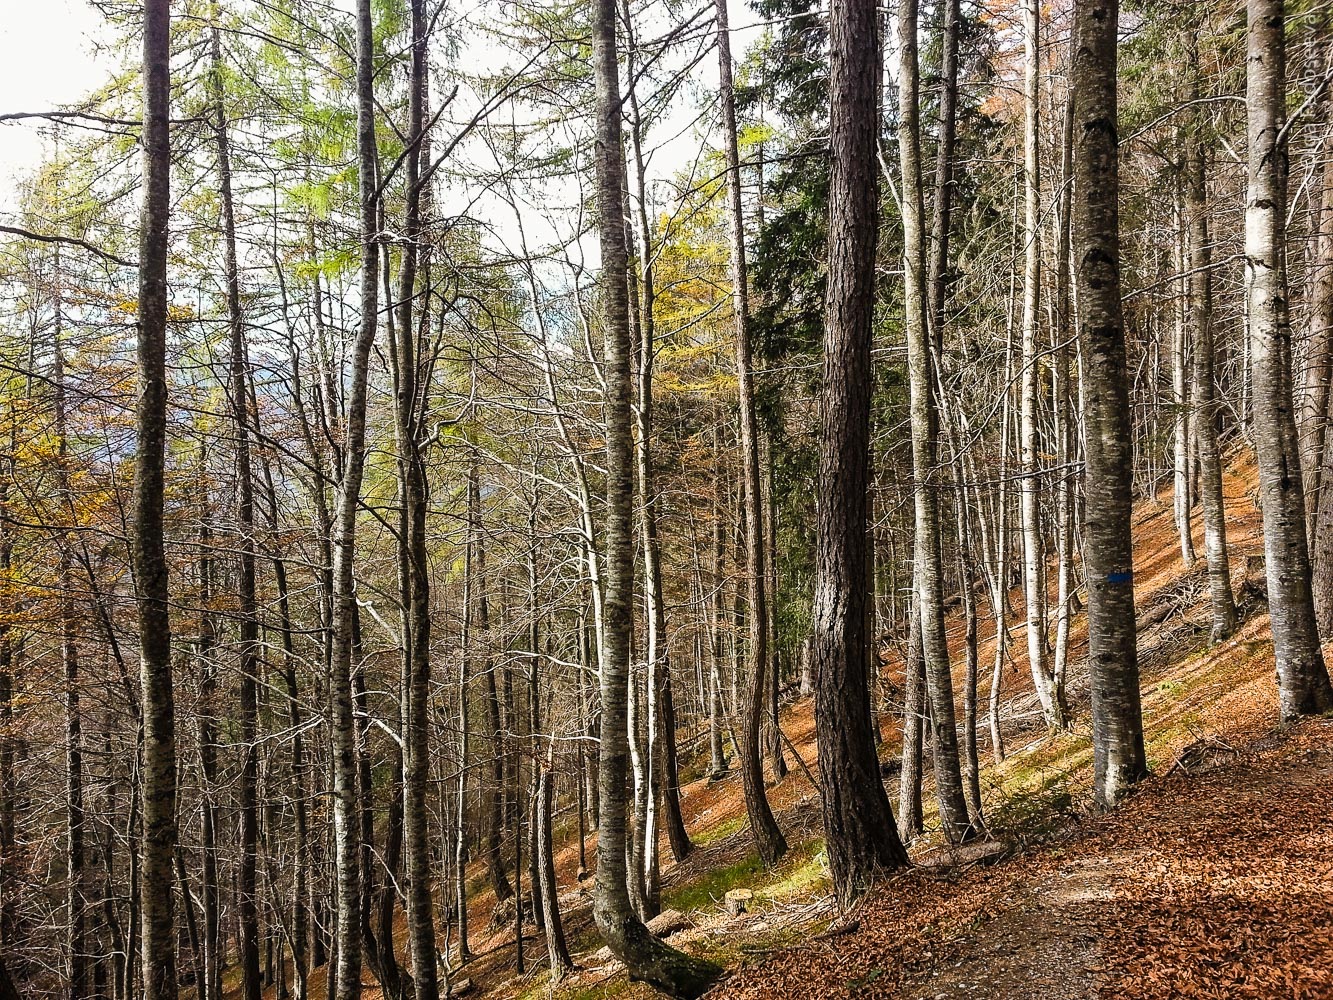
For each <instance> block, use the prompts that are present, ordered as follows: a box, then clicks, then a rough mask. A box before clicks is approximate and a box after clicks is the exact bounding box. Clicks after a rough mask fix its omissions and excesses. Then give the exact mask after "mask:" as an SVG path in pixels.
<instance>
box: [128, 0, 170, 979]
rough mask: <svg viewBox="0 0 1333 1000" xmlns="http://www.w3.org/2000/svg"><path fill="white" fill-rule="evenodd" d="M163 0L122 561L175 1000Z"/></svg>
mask: <svg viewBox="0 0 1333 1000" xmlns="http://www.w3.org/2000/svg"><path fill="white" fill-rule="evenodd" d="M170 77H171V4H170V2H169V0H144V40H143V95H144V109H143V122H144V125H143V139H142V142H143V177H144V180H143V211H142V215H141V216H140V232H139V336H138V362H139V403H138V408H137V411H136V415H135V453H134V521H133V524H132V541H131V561H132V563H133V568H134V584H135V599H136V601H137V604H138V611H139V657H140V685H141V694H140V704H141V706H142V712H143V720H144V727H143V734H144V735H143V751H142V760H143V764H142V773H143V779H142V794H143V839H142V848H141V849H142V852H143V858H142V862H141V870H140V877H139V897H140V898H139V916H140V920H141V921H142V927H143V931H142V934H141V936H140V947H141V948H142V949H143V950H142V960H143V996H144V1000H175V997H176V995H177V986H176V940H175V937H176V927H175V914H174V910H175V907H174V906H173V898H174V892H173V876H172V869H173V866H174V863H175V854H176V713H175V705H174V698H173V694H172V679H171V618H170V613H169V611H168V608H169V604H168V602H169V594H168V591H167V559H166V551H165V547H164V544H163V533H162V507H163V492H164V475H163V472H164V465H165V462H166V442H167V371H166V353H167V239H168V233H167V227H168V224H169V222H170V213H171V199H170V185H171V140H170V134H169V125H168V123H169V121H170V118H171V79H170Z"/></svg>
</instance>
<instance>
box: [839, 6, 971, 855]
mask: <svg viewBox="0 0 1333 1000" xmlns="http://www.w3.org/2000/svg"><path fill="white" fill-rule="evenodd" d="M918 7H919V2H918V0H903V2H902V3H901V5H900V6H899V13H898V30H899V39H900V46H899V50H900V59H899V63H900V77H901V79H900V80H899V86H898V97H899V118H900V123H899V133H898V146H899V151H900V154H901V159H902V175H903V182H902V187H903V191H902V203H903V213H902V214H903V264H904V270H905V273H906V289H905V293H904V302H905V317H904V325H905V327H906V331H907V368H908V381H909V382H910V396H911V404H910V407H911V423H912V478H913V497H914V507H915V529H916V530H915V536H914V551H913V559H912V566H913V578H914V581H915V585H916V588H917V598H918V601H919V606H920V615H921V643H922V648H923V650H924V654H925V657H924V658H925V671H926V688H927V691H928V695H929V699H930V708H931V717H932V719H933V722H934V726H935V729H934V733H935V739H934V740H933V743H932V745H933V749H934V762H935V789H936V795H937V797H938V799H939V805H940V821H941V823H942V824H943V827H944V832H945V835H946V836H947V837H948V838H949V840H950V841H953V842H955V843H956V842H958V841H961V840H964V839H966V838H968V837H969V836H971V834H972V829H971V826H970V824H969V822H968V819H967V804H966V802H965V801H964V798H963V779H962V774H961V771H960V769H959V762H958V731H957V726H956V724H955V721H954V719H955V715H954V699H953V677H952V674H951V673H950V669H949V647H948V643H947V641H946V638H945V632H944V596H943V590H942V588H943V580H942V577H943V572H942V569H941V562H942V560H941V554H940V519H939V500H938V496H937V481H938V469H937V467H936V466H937V462H936V457H937V438H938V425H939V418H938V411H937V405H936V398H935V391H936V380H935V374H934V371H935V364H934V360H933V358H932V352H931V345H930V333H929V330H928V328H927V323H928V321H927V315H926V311H927V305H928V303H927V298H926V281H925V241H924V235H923V232H922V218H923V215H924V209H923V205H922V194H921V192H922V184H921V127H920V108H919V101H920V89H921V88H920V70H919V67H918V62H917V14H918ZM826 353H827V352H826ZM826 376H827V373H826ZM864 579H865V576H864V573H863V574H862V576H861V580H864ZM817 599H818V598H817ZM825 784H828V782H825Z"/></svg>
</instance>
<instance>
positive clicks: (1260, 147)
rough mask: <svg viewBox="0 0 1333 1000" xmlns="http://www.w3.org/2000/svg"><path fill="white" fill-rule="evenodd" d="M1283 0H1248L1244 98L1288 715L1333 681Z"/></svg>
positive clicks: (1260, 429) (1257, 347)
mask: <svg viewBox="0 0 1333 1000" xmlns="http://www.w3.org/2000/svg"><path fill="white" fill-rule="evenodd" d="M1283 7H1284V4H1283V0H1248V3H1247V5H1246V9H1247V13H1248V20H1249V42H1248V47H1247V51H1246V87H1245V103H1246V108H1247V110H1248V119H1249V128H1248V136H1249V185H1248V189H1247V192H1246V198H1245V261H1246V278H1247V284H1248V295H1249V297H1248V303H1247V310H1246V317H1247V320H1248V327H1249V329H1248V338H1249V344H1250V364H1251V370H1252V376H1251V377H1252V380H1253V385H1254V422H1253V432H1254V444H1255V451H1256V453H1257V454H1258V456H1259V500H1260V503H1261V504H1262V506H1263V514H1264V557H1265V560H1266V562H1267V569H1268V610H1269V616H1270V618H1271V620H1272V631H1273V653H1274V656H1275V658H1276V660H1277V678H1278V699H1279V705H1280V708H1279V710H1280V713H1281V717H1282V722H1283V723H1284V724H1286V723H1292V722H1295V721H1296V720H1297V719H1299V718H1300V717H1301V716H1303V715H1314V714H1318V713H1320V712H1326V711H1328V710H1329V709H1330V708H1333V687H1330V685H1329V677H1328V669H1327V668H1326V667H1325V665H1324V654H1323V651H1322V649H1321V648H1320V645H1319V633H1318V630H1317V629H1316V627H1315V616H1314V594H1313V591H1312V588H1311V576H1310V555H1309V551H1308V549H1307V547H1306V535H1305V492H1304V486H1303V480H1302V478H1301V462H1300V441H1299V438H1298V436H1297V432H1296V419H1295V414H1294V409H1295V408H1294V405H1293V398H1292V396H1293V393H1292V360H1291V316H1290V314H1289V313H1288V308H1287V293H1288V288H1287V259H1286V242H1287V143H1286V131H1287V130H1286V103H1285V102H1286V64H1285V52H1284V36H1285V29H1284V24H1283V17H1284V10H1283Z"/></svg>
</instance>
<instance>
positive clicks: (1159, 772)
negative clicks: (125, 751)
mask: <svg viewBox="0 0 1333 1000" xmlns="http://www.w3.org/2000/svg"><path fill="white" fill-rule="evenodd" d="M1254 486H1255V473H1254V469H1253V466H1252V465H1250V464H1248V463H1247V464H1240V465H1238V466H1236V467H1233V468H1232V469H1231V470H1230V471H1229V473H1228V475H1227V478H1226V493H1227V501H1228V510H1229V511H1230V514H1231V517H1230V521H1229V531H1230V540H1231V554H1232V558H1233V572H1234V574H1235V579H1236V581H1237V585H1239V582H1240V580H1241V579H1242V577H1243V575H1244V572H1245V566H1246V562H1247V559H1248V558H1249V557H1251V556H1256V555H1259V554H1261V553H1262V538H1261V534H1260V518H1259V515H1258V512H1257V511H1256V510H1255V507H1254V502H1253V496H1254ZM1198 529H1199V532H1200V535H1201V531H1202V528H1201V525H1200V526H1198ZM1198 542H1199V545H1200V550H1201V547H1202V538H1201V537H1200V538H1199V539H1198ZM1135 559H1136V598H1137V601H1138V607H1139V611H1140V616H1141V620H1143V621H1152V623H1153V624H1152V625H1151V626H1150V627H1147V628H1144V629H1142V630H1141V634H1140V651H1141V667H1142V682H1143V692H1144V716H1145V727H1146V738H1147V746H1148V757H1149V764H1150V767H1151V769H1152V771H1153V777H1152V778H1150V779H1149V780H1148V781H1147V782H1146V783H1145V784H1144V785H1143V787H1142V788H1141V790H1139V791H1138V792H1136V793H1135V794H1134V795H1133V796H1132V797H1131V798H1130V799H1129V800H1128V801H1127V802H1126V803H1125V804H1124V805H1123V806H1122V807H1121V808H1120V809H1118V810H1117V811H1116V812H1115V813H1113V814H1110V815H1106V816H1093V815H1090V814H1089V813H1088V812H1087V801H1088V791H1089V788H1090V785H1091V770H1092V767H1091V759H1092V750H1091V741H1090V731H1089V727H1090V722H1089V718H1088V713H1087V681H1086V673H1085V672H1083V671H1082V669H1081V668H1082V664H1081V660H1082V657H1083V656H1084V655H1085V647H1086V635H1085V632H1084V630H1083V620H1082V617H1081V616H1080V617H1079V618H1077V619H1076V621H1075V624H1074V628H1073V632H1072V636H1073V638H1072V643H1071V664H1072V665H1073V666H1072V667H1071V669H1072V670H1073V674H1072V676H1071V678H1070V687H1071V692H1070V693H1071V701H1072V702H1073V705H1074V708H1075V711H1076V714H1077V718H1076V724H1075V727H1074V731H1073V732H1071V733H1069V734H1063V735H1059V736H1050V735H1048V734H1047V733H1046V732H1045V731H1044V730H1043V729H1042V727H1041V723H1040V717H1039V713H1038V712H1037V711H1036V703H1035V696H1034V694H1033V692H1032V681H1031V676H1030V674H1029V671H1028V665H1027V663H1026V661H1025V659H1024V653H1023V643H1022V641H1021V635H1020V634H1019V632H1018V631H1017V629H1018V628H1019V627H1020V625H1021V623H1019V622H1013V623H1011V627H1013V628H1015V637H1016V638H1018V639H1019V641H1018V642H1015V643H1014V644H1013V646H1012V647H1011V652H1012V654H1013V657H1014V659H1013V662H1012V663H1011V664H1010V665H1009V666H1008V667H1006V669H1005V672H1004V677H1003V694H1002V708H1001V713H1000V715H1001V720H1002V728H1003V734H1004V741H1005V743H1006V744H1007V747H1008V755H1007V757H1006V759H1005V760H1004V762H1003V763H1001V764H996V763H995V762H994V761H993V760H991V759H990V748H989V746H988V744H987V743H986V742H985V741H984V737H983V750H982V754H983V761H982V763H983V765H984V767H983V773H982V787H983V794H984V800H985V806H986V810H987V815H988V821H989V824H990V826H991V830H992V833H993V834H994V835H995V837H996V838H997V840H998V841H999V843H1000V845H1001V847H1000V848H998V849H997V848H994V847H987V848H986V849H984V850H978V849H976V848H970V849H963V850H961V851H953V850H951V849H949V848H947V847H946V846H945V845H943V844H942V843H941V841H940V839H939V838H938V836H937V835H933V834H932V833H931V832H930V828H931V826H932V824H933V822H934V817H933V814H932V812H931V806H930V802H931V799H932V797H933V789H931V788H930V787H929V784H928V786H927V789H926V794H925V797H926V801H927V804H928V805H927V809H928V812H927V817H926V822H927V828H928V833H927V835H926V836H924V837H922V838H920V839H919V840H918V841H917V842H916V843H914V844H913V845H912V848H911V850H912V855H913V858H914V860H915V861H916V862H917V867H916V868H914V869H913V870H912V871H910V872H908V873H905V874H903V875H900V876H898V877H896V878H894V879H891V880H889V881H887V882H886V883H884V884H883V885H882V886H880V887H879V888H878V889H877V890H876V891H875V892H874V893H872V894H871V896H870V897H869V898H868V899H866V900H865V901H863V903H862V904H861V905H860V906H859V907H858V909H857V910H856V911H855V912H854V913H851V914H845V915H840V914H838V913H837V912H836V908H835V906H834V903H833V901H832V899H831V897H830V895H829V885H828V882H827V877H826V871H825V867H824V863H823V856H822V846H823V844H822V832H821V829H820V820H819V809H818V798H817V794H818V793H817V790H816V789H815V788H814V786H813V785H812V783H811V781H810V779H809V778H808V777H807V776H806V775H805V773H804V770H803V768H802V767H800V766H796V765H795V762H794V761H792V760H791V754H790V753H788V762H789V764H791V765H792V766H791V767H790V770H789V773H788V774H787V775H786V776H785V777H784V778H783V779H782V780H781V781H778V782H775V783H774V784H772V785H771V786H770V789H769V795H770V800H771V802H772V804H773V808H774V812H775V814H776V815H777V817H778V821H779V823H780V824H781V825H782V827H783V829H784V831H785V832H786V834H787V839H788V841H789V843H790V844H791V845H792V849H791V851H790V853H789V855H788V857H787V858H786V859H784V861H783V863H782V864H781V865H780V866H779V867H778V868H777V869H776V870H775V871H767V872H766V871H764V870H763V869H762V866H761V865H760V863H759V860H758V857H757V855H756V854H755V852H754V849H753V843H752V841H751V838H750V835H749V832H748V829H747V828H746V824H745V815H744V803H743V799H742V796H741V789H740V785H739V779H738V778H736V777H735V775H734V774H733V775H732V776H729V777H728V778H726V779H724V780H722V781H718V782H709V781H707V780H706V779H702V778H701V779H698V780H694V781H691V782H689V783H688V784H687V785H686V786H685V787H684V789H683V792H682V804H683V808H684V811H685V817H686V823H687V826H688V827H689V829H690V832H691V835H692V836H693V838H694V841H695V843H696V845H697V850H696V851H695V852H694V854H693V855H692V856H691V857H690V858H689V859H687V861H686V862H685V863H684V864H681V865H676V864H674V863H671V862H670V854H669V851H668V850H667V848H666V845H665V843H664V844H663V847H662V850H663V860H664V869H663V882H664V892H663V896H664V900H663V902H664V906H666V907H669V908H671V909H673V910H675V911H679V915H680V919H679V920H677V921H676V922H677V923H679V924H683V925H684V929H682V930H678V931H676V932H675V933H673V934H672V936H671V941H672V943H673V944H676V945H677V946H678V947H684V948H686V949H688V950H691V951H696V952H699V953H702V954H707V955H710V956H712V957H713V958H716V959H718V960H720V961H722V962H723V963H724V964H725V965H726V966H727V967H728V969H729V974H728V977H727V978H726V979H725V980H723V981H722V982H720V983H719V984H718V986H717V987H716V988H715V990H714V991H713V992H712V993H711V994H710V996H714V997H719V998H720V997H736V998H784V997H794V996H799V997H802V998H809V1000H814V998H820V997H830V998H832V997H904V998H910V1000H928V998H938V1000H944V998H962V997H979V998H980V997H985V998H995V1000H1028V998H1033V1000H1035V998H1060V1000H1076V998H1084V997H1087V998H1091V997H1097V996H1116V997H1140V998H1145V1000H1146V998H1168V997H1189V996H1198V997H1227V998H1230V997H1255V998H1261V997H1262V998H1269V997H1291V998H1315V997H1333V810H1331V809H1330V808H1329V804H1330V802H1331V801H1333V792H1330V790H1329V789H1330V786H1331V785H1333V721H1330V720H1328V719H1316V720H1311V721H1309V722H1307V723H1305V724H1303V725H1302V726H1300V727H1297V728H1296V729H1294V730H1292V731H1290V732H1285V733H1278V732H1275V726H1276V721H1277V698H1276V690H1275V687H1274V682H1273V676H1272V643H1271V637H1270V635H1269V628H1268V618H1267V613H1266V609H1265V608H1264V607H1263V605H1262V603H1261V602H1254V601H1251V602H1250V604H1249V605H1247V607H1246V608H1245V618H1244V621H1243V623H1242V626H1241V628H1240V629H1239V631H1238V633H1237V635H1236V636H1235V637H1234V638H1233V639H1231V640H1229V641H1227V642H1225V643H1222V644H1220V645H1218V646H1216V647H1209V646H1208V644H1207V631H1208V630H1207V611H1206V605H1205V603H1204V600H1205V591H1204V583H1203V577H1202V574H1201V571H1200V570H1199V569H1198V568H1196V569H1195V570H1194V571H1192V572H1186V571H1185V568H1184V566H1183V564H1182V562H1181V558H1180V551H1179V545H1178V540H1177V537H1176V535H1175V529H1174V525H1173V522H1172V517H1171V507H1170V502H1169V496H1168V497H1159V498H1157V499H1156V500H1155V501H1150V502H1146V503H1143V504H1141V505H1140V507H1139V508H1138V510H1137V512H1136V518H1135ZM1014 604H1015V605H1016V606H1017V607H1020V608H1021V597H1019V596H1018V595H1015V601H1014ZM951 625H952V626H953V631H954V633H955V634H954V641H955V642H958V641H961V634H960V633H961V623H958V622H953V623H951ZM993 644H994V636H993V635H986V634H985V633H984V631H983V645H982V650H981V656H982V663H983V664H984V663H986V662H988V659H989V658H990V657H991V656H993V649H994V645H993ZM959 680H960V681H961V677H960V678H959ZM983 683H984V681H983ZM983 693H984V692H983ZM884 726H885V729H884V735H885V742H884V746H883V750H882V752H883V754H884V756H885V758H886V759H889V758H892V757H896V755H897V753H898V735H897V728H898V723H897V720H896V719H895V718H892V717H890V716H888V715H887V714H886V717H885V719H884ZM783 729H784V732H785V733H786V735H787V737H788V739H789V740H790V741H791V744H792V746H794V747H795V749H796V751H797V752H798V753H799V755H800V757H801V758H802V760H803V761H804V762H805V764H807V765H808V766H809V767H810V768H813V767H814V766H815V749H816V748H815V744H814V719H813V708H812V705H811V704H810V700H809V699H803V700H799V701H797V702H795V703H793V704H792V705H790V706H788V707H787V709H786V710H785V711H784V713H783ZM593 842H594V841H590V842H589V844H588V848H589V850H591V847H592V844H593ZM997 858H998V860H997ZM578 868H579V857H578V848H577V844H576V843H573V842H567V843H566V844H565V845H564V846H563V848H562V849H561V851H560V854H559V858H558V872H559V881H560V883H561V886H562V887H563V888H564V890H565V892H564V894H563V896H562V903H563V907H564V910H565V913H566V930H567V933H568V934H569V936H570V939H571V947H572V948H573V949H574V950H576V951H577V954H576V957H575V961H576V962H577V963H578V965H579V969H578V970H577V971H576V972H575V973H574V975H573V976H571V978H570V979H569V980H567V981H566V983H565V984H564V985H563V986H561V987H560V988H558V989H556V990H555V991H554V993H552V991H551V989H550V987H549V986H548V984H547V983H546V975H545V968H544V967H545V946H544V944H543V942H542V941H541V939H540V936H533V937H532V938H528V939H526V940H525V945H526V952H527V957H528V959H529V963H528V969H527V972H526V974H525V975H524V976H518V975H516V974H515V972H514V961H513V960H514V954H513V953H514V940H513V932H512V929H510V928H508V927H505V928H502V929H499V930H496V931H494V932H493V933H490V934H489V935H486V934H477V933H475V931H474V940H473V947H474V949H475V950H477V951H478V952H479V954H480V957H479V958H477V959H475V960H474V961H473V962H471V963H469V965H468V966H467V967H466V968H465V969H463V970H460V971H456V972H455V973H454V977H455V980H456V981H457V979H458V978H460V977H466V978H467V979H469V980H470V982H471V984H472V986H471V993H470V995H486V996H494V997H503V998H510V997H538V996H550V995H554V996H557V997H568V998H570V1000H592V998H596V997H612V996H615V997H646V996H650V995H652V994H651V992H650V991H649V990H648V989H647V988H646V987H642V986H637V985H633V984H630V983H628V981H627V979H626V977H625V974H624V970H623V968H621V967H620V966H619V964H618V963H616V962H615V961H613V960H612V959H611V958H610V956H609V954H608V953H607V952H605V950H602V949H601V948H600V941H599V940H598V939H597V935H596V932H595V929H594V928H593V927H592V923H591V915H590V912H589V902H590V901H589V898H588V888H589V887H588V886H587V885H584V884H580V883H579V882H578V881H577V878H576V875H577V872H578ZM731 888H748V889H751V890H753V891H754V893H755V900H754V905H752V906H751V908H750V912H749V913H747V914H743V915H741V916H738V917H733V916H730V915H729V914H727V913H726V912H725V911H724V910H723V909H722V907H721V905H720V903H721V899H722V896H723V894H724V893H725V892H726V891H727V890H728V889H731ZM492 907H493V899H492V898H491V897H490V894H489V892H488V891H482V892H479V893H478V894H477V895H476V897H475V898H474V900H473V904H472V907H471V911H470V912H471V913H472V926H473V927H474V928H482V927H484V926H485V924H486V923H487V920H488V918H489V917H490V912H491V909H492ZM830 927H832V928H834V930H833V931H830V930H829V929H830ZM525 937H526V936H525ZM365 978H366V981H367V982H366V986H367V989H366V994H365V995H366V996H367V998H368V1000H377V998H378V996H379V992H378V989H377V988H376V987H375V986H374V985H373V984H372V982H371V980H372V977H371V976H370V974H369V972H367V973H366V977H365ZM324 989H325V985H324V973H323V970H316V971H315V973H314V974H313V975H312V982H311V996H322V995H323V991H324Z"/></svg>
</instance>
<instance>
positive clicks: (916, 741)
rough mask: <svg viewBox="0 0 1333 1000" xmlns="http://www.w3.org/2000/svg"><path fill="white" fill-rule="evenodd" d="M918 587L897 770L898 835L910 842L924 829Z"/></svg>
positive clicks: (923, 703)
mask: <svg viewBox="0 0 1333 1000" xmlns="http://www.w3.org/2000/svg"><path fill="white" fill-rule="evenodd" d="M916 595H917V590H916V588H915V587H913V588H912V606H911V607H910V608H909V609H908V612H907V652H906V654H905V655H904V657H903V668H904V669H903V749H902V767H901V768H900V769H899V771H898V836H899V837H900V838H901V839H902V840H904V841H911V840H912V838H914V837H915V836H916V835H917V834H919V833H920V832H921V831H922V829H923V824H924V817H923V816H922V814H921V770H922V758H923V756H924V753H925V745H926V671H925V666H926V665H925V663H924V662H923V661H922V657H921V615H920V613H919V607H920V602H919V601H918V600H917V597H916Z"/></svg>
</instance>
